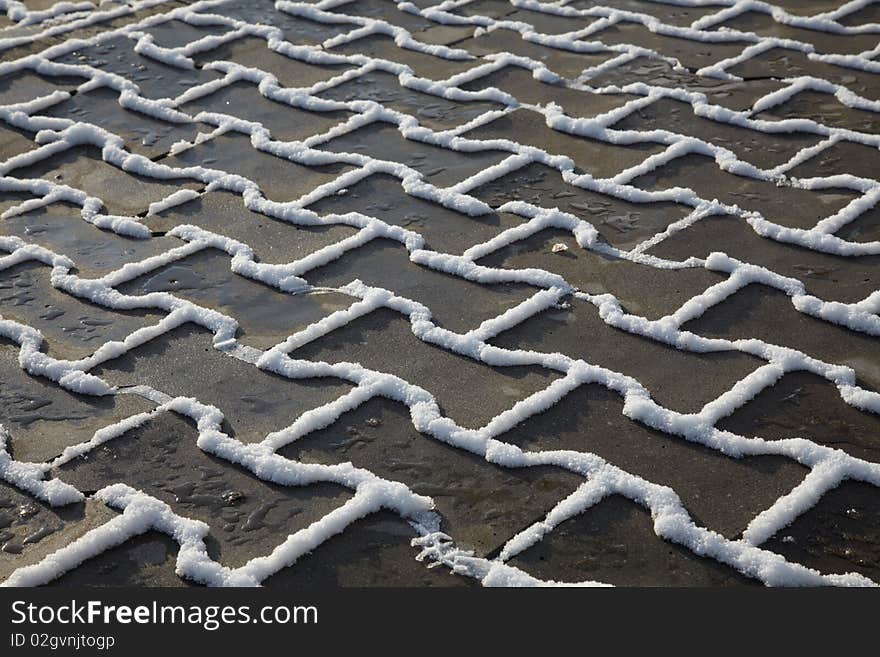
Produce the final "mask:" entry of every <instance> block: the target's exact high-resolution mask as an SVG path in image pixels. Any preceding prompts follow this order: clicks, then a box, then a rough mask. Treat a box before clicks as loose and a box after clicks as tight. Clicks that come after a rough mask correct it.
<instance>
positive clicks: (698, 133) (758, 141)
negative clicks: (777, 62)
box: [611, 98, 820, 169]
mask: <svg viewBox="0 0 880 657" xmlns="http://www.w3.org/2000/svg"><path fill="white" fill-rule="evenodd" d="M756 118H762V117H761V116H760V115H758V116H757V117H756ZM611 127H612V128H614V129H615V130H637V131H639V132H650V131H652V130H670V131H672V132H675V133H678V134H682V135H687V136H689V137H696V138H697V139H702V140H704V141H707V142H710V143H712V144H715V145H717V146H721V147H722V148H726V149H728V150H731V151H733V152H734V153H735V154H736V156H737V157H739V158H740V159H741V160H744V161H746V162H748V163H749V164H754V165H755V166H757V167H760V168H762V169H772V168H773V167H775V166H779V165H780V164H785V163H786V162H788V161H789V160H790V159H791V158H792V157H793V156H794V155H796V154H797V153H798V152H799V151H801V150H803V149H805V148H809V147H810V146H814V145H816V144H817V143H818V142H819V141H820V138H819V137H818V136H817V135H811V134H808V133H803V132H783V133H765V132H757V131H755V130H750V129H748V128H741V127H739V126H733V125H730V124H727V123H722V122H720V121H713V120H711V119H706V118H703V117H700V116H696V115H695V114H694V111H693V108H691V106H690V104H689V103H684V102H682V101H678V100H673V99H669V98H660V99H658V100H656V101H655V102H653V103H651V104H650V105H648V106H647V107H644V108H642V109H640V110H638V111H636V112H635V113H633V114H630V115H629V116H627V117H626V118H624V119H623V120H621V121H618V122H617V123H615V124H613V125H612V126H611Z"/></svg>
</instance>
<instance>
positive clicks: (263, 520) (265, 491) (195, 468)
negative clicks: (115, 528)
mask: <svg viewBox="0 0 880 657" xmlns="http://www.w3.org/2000/svg"><path fill="white" fill-rule="evenodd" d="M197 438H198V434H197V432H196V430H195V428H194V427H193V426H191V424H189V423H188V422H187V421H185V420H184V419H182V418H180V417H177V416H175V415H173V414H169V413H163V414H162V415H160V416H159V417H157V418H154V419H151V420H150V421H149V422H148V423H147V424H145V425H142V426H141V427H139V428H137V429H132V430H131V431H129V432H127V433H126V434H124V435H122V436H120V437H118V438H115V439H113V440H112V441H110V442H107V443H104V445H102V446H101V448H100V449H99V450H96V451H93V452H92V453H91V454H90V455H89V458H88V459H76V460H74V461H70V462H68V463H67V464H65V465H63V466H61V467H60V468H58V471H57V473H56V476H58V477H59V478H60V479H62V480H63V481H66V482H68V483H71V484H73V485H75V486H76V487H77V488H79V489H81V490H96V489H99V488H102V487H103V486H106V485H108V484H110V483H115V482H117V481H121V482H124V483H126V484H128V485H129V486H132V487H133V488H136V489H138V490H141V491H143V492H146V493H149V494H150V495H152V496H153V497H156V498H157V499H160V500H162V501H163V502H165V503H166V504H168V505H169V506H170V507H171V509H172V510H173V511H174V512H175V513H177V514H178V515H181V516H183V517H186V518H192V519H195V520H201V521H202V522H205V523H207V524H208V526H209V527H210V534H209V536H208V537H207V539H206V541H205V542H206V544H207V546H208V554H209V556H211V558H213V559H215V560H217V561H219V562H221V563H223V565H225V566H229V567H232V568H237V567H239V566H243V565H244V564H245V563H247V562H248V561H249V560H250V559H251V558H253V557H256V556H266V555H268V554H269V553H270V552H271V551H272V550H273V549H274V548H275V547H276V546H278V545H279V544H281V543H283V542H284V540H285V539H286V538H287V536H288V535H289V534H293V533H295V532H296V531H297V530H300V529H305V528H306V527H308V526H309V525H310V524H311V523H313V522H314V521H316V520H318V519H320V518H321V516H323V515H324V514H325V513H327V512H329V511H332V510H333V509H335V508H336V507H338V506H341V505H342V504H343V503H345V501H346V500H347V499H349V498H350V497H351V495H352V493H351V491H348V490H347V489H345V488H342V487H341V486H338V485H335V484H313V485H311V486H278V485H275V484H271V483H267V482H264V481H262V480H260V479H258V478H257V477H255V476H253V475H252V474H250V473H249V472H246V471H244V470H241V469H239V468H230V467H229V466H228V464H227V463H226V462H225V461H222V460H220V459H216V458H214V457H212V456H210V455H208V454H205V453H204V452H202V451H201V450H199V448H198V447H197V446H196V440H197Z"/></svg>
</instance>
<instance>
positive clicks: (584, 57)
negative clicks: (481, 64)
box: [454, 29, 614, 102]
mask: <svg viewBox="0 0 880 657" xmlns="http://www.w3.org/2000/svg"><path fill="white" fill-rule="evenodd" d="M454 45H455V47H456V48H461V49H462V50H466V51H467V52H469V53H470V54H472V55H476V56H478V57H486V56H488V55H499V54H503V53H510V54H512V55H516V56H518V57H528V58H529V59H531V60H533V61H534V62H537V63H539V64H543V65H544V66H546V67H547V68H548V69H550V71H552V72H553V73H555V74H556V75H558V76H560V77H563V78H566V79H572V80H573V79H575V78H578V77H579V76H580V75H581V73H583V72H584V71H585V70H586V69H590V68H593V67H594V66H599V65H601V64H604V63H606V62H607V61H608V60H610V59H611V58H612V57H613V56H614V54H613V53H610V52H583V53H582V52H574V51H572V50H564V49H562V48H553V47H548V46H541V45H538V44H535V43H532V42H530V41H526V40H525V39H523V38H522V36H521V35H520V34H519V33H518V32H514V31H512V30H505V29H497V30H493V31H491V32H484V33H482V34H479V35H477V36H474V37H472V38H470V39H466V40H464V41H459V42H457V43H455V44H454ZM517 91H519V90H517ZM525 92H526V93H527V94H528V93H529V90H528V89H527V88H526V89H525ZM527 98H528V96H527ZM532 102H533V101H532Z"/></svg>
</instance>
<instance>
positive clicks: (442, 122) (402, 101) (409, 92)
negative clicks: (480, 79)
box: [318, 71, 502, 130]
mask: <svg viewBox="0 0 880 657" xmlns="http://www.w3.org/2000/svg"><path fill="white" fill-rule="evenodd" d="M318 96H319V97H321V98H328V99H331V100H340V101H344V102H349V101H353V100H373V101H376V102H377V103H382V105H384V106H386V107H390V108H391V109H394V110H397V111H398V112H403V113H404V114H409V115H410V116H414V117H415V118H416V119H418V121H419V123H420V124H421V125H424V126H425V127H428V128H431V129H432V130H448V129H450V128H454V127H457V126H459V125H461V124H463V123H467V122H468V121H470V120H472V119H474V118H476V117H478V116H480V115H482V114H484V113H485V112H488V111H490V110H496V109H500V108H501V107H502V106H501V105H498V104H497V103H487V102H480V101H467V102H462V101H455V102H453V101H449V100H446V99H445V98H441V97H439V96H432V95H430V94H426V93H422V92H420V91H415V90H413V89H409V88H407V87H404V86H402V85H400V84H399V82H398V80H397V77H396V76H394V75H392V74H390V73H385V72H382V71H371V72H369V73H366V74H364V75H360V76H358V77H356V78H353V79H352V80H348V81H346V82H343V83H342V84H340V85H338V86H335V87H332V88H330V89H327V90H326V91H322V92H320V93H319V94H318Z"/></svg>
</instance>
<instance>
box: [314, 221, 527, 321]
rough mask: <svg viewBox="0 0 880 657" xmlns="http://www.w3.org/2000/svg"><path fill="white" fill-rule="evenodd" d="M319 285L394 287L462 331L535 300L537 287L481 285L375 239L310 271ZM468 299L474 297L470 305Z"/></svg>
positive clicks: (315, 282) (399, 292) (439, 319)
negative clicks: (354, 283)
mask: <svg viewBox="0 0 880 657" xmlns="http://www.w3.org/2000/svg"><path fill="white" fill-rule="evenodd" d="M305 279H306V280H307V281H308V282H309V283H311V284H312V285H314V286H317V287H330V288H333V287H339V286H341V285H345V284H346V283H349V282H351V281H353V280H361V281H362V282H363V283H366V284H367V285H371V286H374V287H381V288H385V289H388V290H391V291H392V292H394V293H395V294H397V295H398V296H403V297H406V298H409V299H412V300H414V301H418V302H419V303H422V304H424V305H425V306H427V307H428V308H429V309H430V311H431V314H432V316H433V319H434V321H435V322H436V323H437V324H438V325H439V326H442V327H444V328H447V329H449V330H450V331H456V332H459V333H464V332H467V331H468V330H470V329H474V328H477V327H478V326H479V325H480V323H481V322H483V321H485V320H487V319H492V318H494V317H497V316H498V315H500V314H502V313H503V312H505V311H507V310H510V309H511V308H513V307H514V306H517V305H519V304H520V303H522V302H524V301H526V300H527V299H529V298H530V297H531V296H532V295H533V294H535V293H536V292H537V290H536V289H534V288H532V287H530V286H528V285H522V284H518V283H500V284H481V283H474V282H471V281H468V280H465V279H462V278H458V277H457V276H453V275H451V274H446V273H443V272H438V271H436V270H434V269H431V268H430V267H425V266H423V265H418V264H416V263H414V262H412V261H410V259H409V256H408V254H407V252H406V250H405V249H404V247H403V246H402V245H401V244H400V243H398V242H395V241H392V240H388V239H382V238H380V239H375V240H372V241H371V242H369V243H367V244H366V245H365V246H361V247H358V248H356V249H354V250H353V251H350V252H348V253H346V254H345V255H343V256H342V257H340V258H339V259H338V260H335V261H333V262H331V263H330V264H328V265H325V266H323V267H319V268H317V269H314V270H312V271H310V272H308V273H306V274H305ZM462 299H470V301H471V303H469V304H467V306H462V305H461V300H462Z"/></svg>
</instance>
